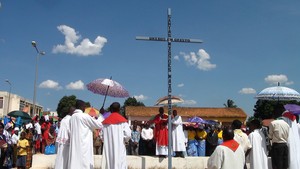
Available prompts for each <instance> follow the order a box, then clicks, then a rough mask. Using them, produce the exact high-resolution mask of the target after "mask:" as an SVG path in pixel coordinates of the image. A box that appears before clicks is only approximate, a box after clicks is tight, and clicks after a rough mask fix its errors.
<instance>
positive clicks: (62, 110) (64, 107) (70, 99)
mask: <svg viewBox="0 0 300 169" xmlns="http://www.w3.org/2000/svg"><path fill="white" fill-rule="evenodd" d="M75 103H76V96H74V95H71V96H64V97H62V98H61V99H60V101H59V103H58V105H57V108H56V111H57V114H58V116H59V117H64V116H65V115H66V114H67V113H68V111H69V108H70V107H71V106H75Z"/></svg>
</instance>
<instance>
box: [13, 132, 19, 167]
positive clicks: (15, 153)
mask: <svg viewBox="0 0 300 169" xmlns="http://www.w3.org/2000/svg"><path fill="white" fill-rule="evenodd" d="M19 130H20V129H19V127H15V128H14V134H13V135H12V136H11V141H12V145H13V165H15V164H16V162H17V144H18V140H19V138H20V137H19Z"/></svg>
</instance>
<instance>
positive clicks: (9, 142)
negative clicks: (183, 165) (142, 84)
mask: <svg viewBox="0 0 300 169" xmlns="http://www.w3.org/2000/svg"><path fill="white" fill-rule="evenodd" d="M85 105H86V103H85V102H84V101H82V100H77V102H76V105H74V106H71V107H68V110H69V111H68V112H66V113H64V114H63V116H64V117H63V118H62V119H61V120H59V121H58V122H53V119H51V118H49V116H47V115H45V116H41V117H39V116H36V117H34V118H33V120H32V121H27V122H26V121H25V122H24V121H23V122H20V120H12V119H11V118H4V120H3V123H2V122H1V123H0V148H1V149H0V169H2V168H5V169H7V168H8V169H9V168H12V167H17V168H24V169H25V168H30V167H31V164H32V155H33V154H35V153H46V154H48V153H49V152H48V151H47V147H50V146H52V147H55V148H54V149H55V150H54V152H50V154H51V153H56V154H57V155H56V161H55V168H56V169H65V168H66V169H67V168H82V169H85V168H93V166H94V158H93V155H94V154H102V162H101V167H102V168H106V169H123V168H127V162H126V155H148V156H158V157H161V158H165V157H167V155H168V145H169V144H171V145H172V146H171V148H172V150H171V152H172V156H173V157H181V158H185V157H187V156H209V159H208V163H207V167H208V169H215V168H223V169H235V168H236V169H243V168H247V166H246V163H247V162H248V163H250V168H251V169H268V168H273V169H288V168H289V169H299V168H300V144H299V141H300V127H299V126H300V125H299V123H297V122H298V119H297V118H298V116H297V115H294V114H292V113H290V112H286V111H284V109H282V108H277V109H276V110H275V111H277V112H279V113H274V121H272V122H271V123H270V124H269V125H268V126H264V127H262V125H261V121H260V120H258V119H254V120H252V121H250V122H249V124H248V126H247V127H248V128H247V130H242V125H243V123H242V122H241V121H239V120H234V121H233V122H232V123H231V125H230V126H221V125H220V124H218V123H215V124H201V123H200V124H191V123H184V122H183V121H182V119H181V116H179V115H178V113H177V110H176V109H174V110H173V112H172V113H173V114H172V118H171V123H172V124H171V126H172V128H171V129H170V130H172V139H171V140H172V142H171V143H169V142H168V141H169V139H168V130H169V129H168V116H167V115H166V114H165V113H164V109H163V107H160V108H158V114H157V115H156V116H154V118H152V119H151V120H149V121H146V122H144V123H139V122H138V121H133V123H132V125H129V124H128V122H127V119H126V118H124V117H123V116H122V115H121V114H120V113H119V112H120V104H119V103H118V102H114V103H112V104H111V106H110V112H111V114H110V115H109V116H108V117H106V118H104V117H103V116H102V115H101V114H100V115H99V117H92V116H90V115H88V114H86V113H83V112H84V110H85ZM100 112H102V113H103V110H102V111H100ZM280 112H281V113H280ZM282 112H284V113H282ZM54 145H55V146H54ZM268 157H270V158H271V164H269V163H268ZM270 165H271V166H270Z"/></svg>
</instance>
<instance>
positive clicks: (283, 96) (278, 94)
mask: <svg viewBox="0 0 300 169" xmlns="http://www.w3.org/2000/svg"><path fill="white" fill-rule="evenodd" d="M255 98H256V99H260V100H299V99H300V94H299V93H298V92H297V91H296V90H294V89H291V88H288V87H283V86H279V85H278V86H275V87H268V88H265V89H263V90H262V91H261V92H259V93H258V94H257V95H256V96H255Z"/></svg>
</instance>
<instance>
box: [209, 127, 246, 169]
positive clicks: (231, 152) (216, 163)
mask: <svg viewBox="0 0 300 169" xmlns="http://www.w3.org/2000/svg"><path fill="white" fill-rule="evenodd" d="M233 137H234V132H233V131H232V130H231V129H227V128H226V129H224V131H223V139H224V142H223V143H222V144H221V145H219V146H217V148H216V149H215V151H214V152H213V154H212V155H211V156H210V157H209V159H208V161H207V169H243V168H244V164H245V153H244V150H243V148H242V147H241V145H239V143H237V142H236V141H235V140H234V139H233Z"/></svg>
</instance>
